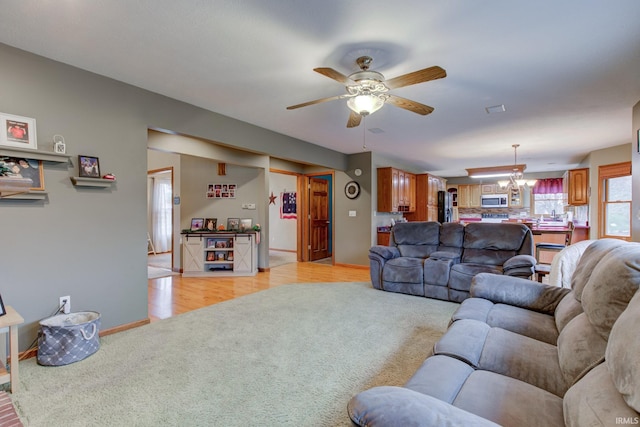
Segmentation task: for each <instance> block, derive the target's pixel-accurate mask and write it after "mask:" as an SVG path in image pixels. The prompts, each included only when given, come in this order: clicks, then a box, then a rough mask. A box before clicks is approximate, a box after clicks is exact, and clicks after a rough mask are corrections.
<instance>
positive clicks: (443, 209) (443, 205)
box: [438, 191, 453, 223]
mask: <svg viewBox="0 0 640 427" xmlns="http://www.w3.org/2000/svg"><path fill="white" fill-rule="evenodd" d="M451 221H453V202H452V200H451V194H450V193H449V192H447V191H438V222H441V223H443V222H451Z"/></svg>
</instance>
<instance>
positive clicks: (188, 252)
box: [182, 232, 258, 277]
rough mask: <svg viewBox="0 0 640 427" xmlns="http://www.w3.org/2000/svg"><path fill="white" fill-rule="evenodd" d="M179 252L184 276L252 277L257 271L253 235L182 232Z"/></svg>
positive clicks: (256, 256)
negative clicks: (180, 251) (180, 252)
mask: <svg viewBox="0 0 640 427" xmlns="http://www.w3.org/2000/svg"><path fill="white" fill-rule="evenodd" d="M182 253H183V256H182V262H183V268H182V275H183V276H185V277H198V276H200V277H203V276H254V275H256V273H257V272H258V245H257V243H256V234H255V233H233V232H226V233H224V232H222V233H186V234H183V235H182Z"/></svg>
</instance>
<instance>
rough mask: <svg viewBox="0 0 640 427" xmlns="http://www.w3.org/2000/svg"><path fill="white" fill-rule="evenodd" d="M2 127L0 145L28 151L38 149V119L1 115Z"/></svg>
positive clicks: (0, 123) (0, 125) (0, 124)
mask: <svg viewBox="0 0 640 427" xmlns="http://www.w3.org/2000/svg"><path fill="white" fill-rule="evenodd" d="M0 127H2V132H0V145H4V146H6V147H16V148H21V149H23V148H24V149H28V150H35V149H37V148H38V141H37V139H36V119H32V118H29V117H22V116H14V115H13V114H6V113H0Z"/></svg>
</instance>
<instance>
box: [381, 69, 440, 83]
mask: <svg viewBox="0 0 640 427" xmlns="http://www.w3.org/2000/svg"><path fill="white" fill-rule="evenodd" d="M444 77H447V72H446V71H445V70H444V69H442V68H440V67H438V66H437V65H436V66H433V67H429V68H425V69H424V70H418V71H414V72H413V73H408V74H403V75H402V76H398V77H394V78H392V79H389V80H387V81H385V82H384V85H385V86H386V87H388V88H389V89H397V88H399V87H404V86H409V85H414V84H417V83H423V82H428V81H429V80H436V79H442V78H444Z"/></svg>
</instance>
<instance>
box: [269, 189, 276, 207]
mask: <svg viewBox="0 0 640 427" xmlns="http://www.w3.org/2000/svg"><path fill="white" fill-rule="evenodd" d="M277 198H278V197H277V196H274V195H273V191H272V192H271V195H270V196H269V204H270V205H271V204H273V205H275V204H276V199H277Z"/></svg>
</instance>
